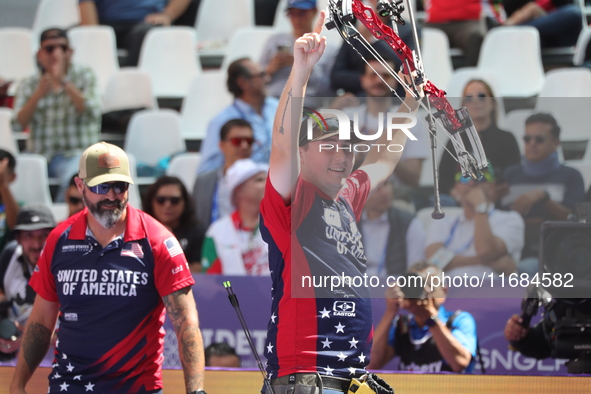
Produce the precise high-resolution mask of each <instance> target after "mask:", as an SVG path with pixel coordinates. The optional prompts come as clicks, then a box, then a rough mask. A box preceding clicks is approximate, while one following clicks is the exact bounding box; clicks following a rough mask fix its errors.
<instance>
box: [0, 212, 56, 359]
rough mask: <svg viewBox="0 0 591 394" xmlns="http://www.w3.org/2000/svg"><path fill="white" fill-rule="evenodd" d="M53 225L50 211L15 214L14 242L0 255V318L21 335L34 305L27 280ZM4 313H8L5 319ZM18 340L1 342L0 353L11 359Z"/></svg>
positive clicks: (33, 295)
mask: <svg viewBox="0 0 591 394" xmlns="http://www.w3.org/2000/svg"><path fill="white" fill-rule="evenodd" d="M55 225H56V223H55V219H54V218H53V215H52V214H51V210H50V209H49V207H47V206H45V205H29V206H26V207H24V208H23V209H22V210H21V211H20V212H19V213H18V218H17V222H16V226H15V227H14V229H13V231H14V233H15V238H16V240H15V241H12V242H10V243H8V244H7V245H6V248H4V251H3V252H2V255H0V301H2V302H1V303H0V305H2V307H1V308H0V318H7V319H9V320H10V321H12V322H14V323H15V324H16V325H17V327H18V329H19V331H20V332H21V333H22V332H24V330H25V325H26V324H27V320H28V318H29V315H30V313H31V310H32V308H33V302H34V301H35V291H34V290H33V289H32V288H31V287H30V286H29V285H28V283H29V279H30V278H31V274H32V273H33V270H34V269H35V266H36V265H37V260H39V256H40V255H41V250H42V249H43V246H44V245H45V240H46V239H47V236H48V235H49V233H50V232H51V230H52V229H53V228H54V227H55ZM3 311H6V312H7V313H6V315H5V316H4V315H3V314H2V312H3ZM21 339H22V336H18V337H17V340H16V341H7V340H4V339H1V338H0V352H2V353H5V354H13V355H14V354H15V353H16V351H17V350H19V348H20V344H21Z"/></svg>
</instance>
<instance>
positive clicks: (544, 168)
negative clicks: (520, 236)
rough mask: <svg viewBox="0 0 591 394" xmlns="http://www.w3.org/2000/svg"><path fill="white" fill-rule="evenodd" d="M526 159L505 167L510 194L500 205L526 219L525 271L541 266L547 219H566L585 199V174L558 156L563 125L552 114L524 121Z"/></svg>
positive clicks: (529, 271) (521, 266) (523, 268)
mask: <svg viewBox="0 0 591 394" xmlns="http://www.w3.org/2000/svg"><path fill="white" fill-rule="evenodd" d="M523 140H524V142H525V152H524V159H523V162H522V163H521V164H518V165H514V166H511V167H509V168H507V169H506V170H505V176H504V178H505V181H506V182H507V183H508V184H509V191H508V194H507V195H505V196H504V197H503V198H502V200H501V206H502V207H504V208H508V209H512V210H514V211H517V212H518V213H519V214H520V215H521V216H523V218H524V220H525V247H524V248H523V252H522V258H524V260H523V261H521V262H520V264H519V269H520V271H522V272H526V273H530V274H533V273H535V272H537V270H538V262H537V256H538V252H539V246H540V228H541V224H542V222H544V221H546V220H566V219H567V218H568V215H569V214H571V213H573V212H574V209H575V205H576V204H577V203H579V202H581V201H582V200H583V196H584V194H585V186H584V182H583V177H582V176H581V174H580V173H579V171H577V170H576V169H574V168H571V167H567V166H565V165H563V164H561V163H560V161H559V159H558V146H559V145H560V127H559V126H558V123H557V122H556V119H554V117H553V116H552V115H550V114H546V113H538V114H534V115H531V116H530V117H529V118H527V120H526V121H525V135H524V136H523Z"/></svg>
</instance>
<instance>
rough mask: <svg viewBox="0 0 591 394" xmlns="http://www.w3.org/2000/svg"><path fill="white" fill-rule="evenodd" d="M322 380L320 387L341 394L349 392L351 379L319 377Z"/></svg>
mask: <svg viewBox="0 0 591 394" xmlns="http://www.w3.org/2000/svg"><path fill="white" fill-rule="evenodd" d="M320 380H322V387H323V388H325V389H330V390H337V391H341V392H343V393H346V392H347V391H349V386H350V385H351V379H347V378H335V377H333V376H326V375H320Z"/></svg>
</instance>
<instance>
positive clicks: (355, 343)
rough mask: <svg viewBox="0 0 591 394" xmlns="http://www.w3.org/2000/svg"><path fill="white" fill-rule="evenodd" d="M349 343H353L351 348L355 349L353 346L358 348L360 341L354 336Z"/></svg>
mask: <svg viewBox="0 0 591 394" xmlns="http://www.w3.org/2000/svg"><path fill="white" fill-rule="evenodd" d="M349 343H350V344H351V347H350V349H353V348H355V349H357V343H359V341H356V340H355V337H353V339H351V340H350V341H349Z"/></svg>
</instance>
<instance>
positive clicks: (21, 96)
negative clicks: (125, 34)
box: [14, 29, 102, 201]
mask: <svg viewBox="0 0 591 394" xmlns="http://www.w3.org/2000/svg"><path fill="white" fill-rule="evenodd" d="M72 52H73V51H72V49H71V48H70V47H69V42H68V36H67V35H66V32H65V31H64V30H61V29H48V30H45V31H44V32H43V33H41V46H40V47H39V50H38V51H37V63H38V64H39V74H37V75H33V76H31V77H29V78H26V79H24V80H23V81H22V82H21V83H20V84H19V87H18V91H17V93H16V101H15V106H14V113H15V114H16V120H17V121H18V123H19V124H20V125H21V126H22V127H23V128H26V127H30V136H29V146H30V149H31V151H32V152H33V153H40V154H42V155H44V156H45V157H46V158H47V160H48V163H49V166H48V169H49V176H50V177H57V178H58V179H59V186H60V190H59V192H58V200H59V201H61V200H62V198H63V196H64V192H65V190H66V189H67V188H68V184H69V182H70V178H71V177H72V175H74V174H76V173H77V172H78V162H79V161H80V155H81V154H82V152H83V151H84V149H86V148H87V147H88V146H90V145H92V144H94V143H96V142H98V141H99V136H100V131H101V105H102V104H101V98H100V95H99V87H98V83H97V79H96V76H95V75H94V73H93V72H92V70H91V69H90V68H88V67H83V66H79V65H76V64H72V63H71V62H70V60H71V57H72Z"/></svg>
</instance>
